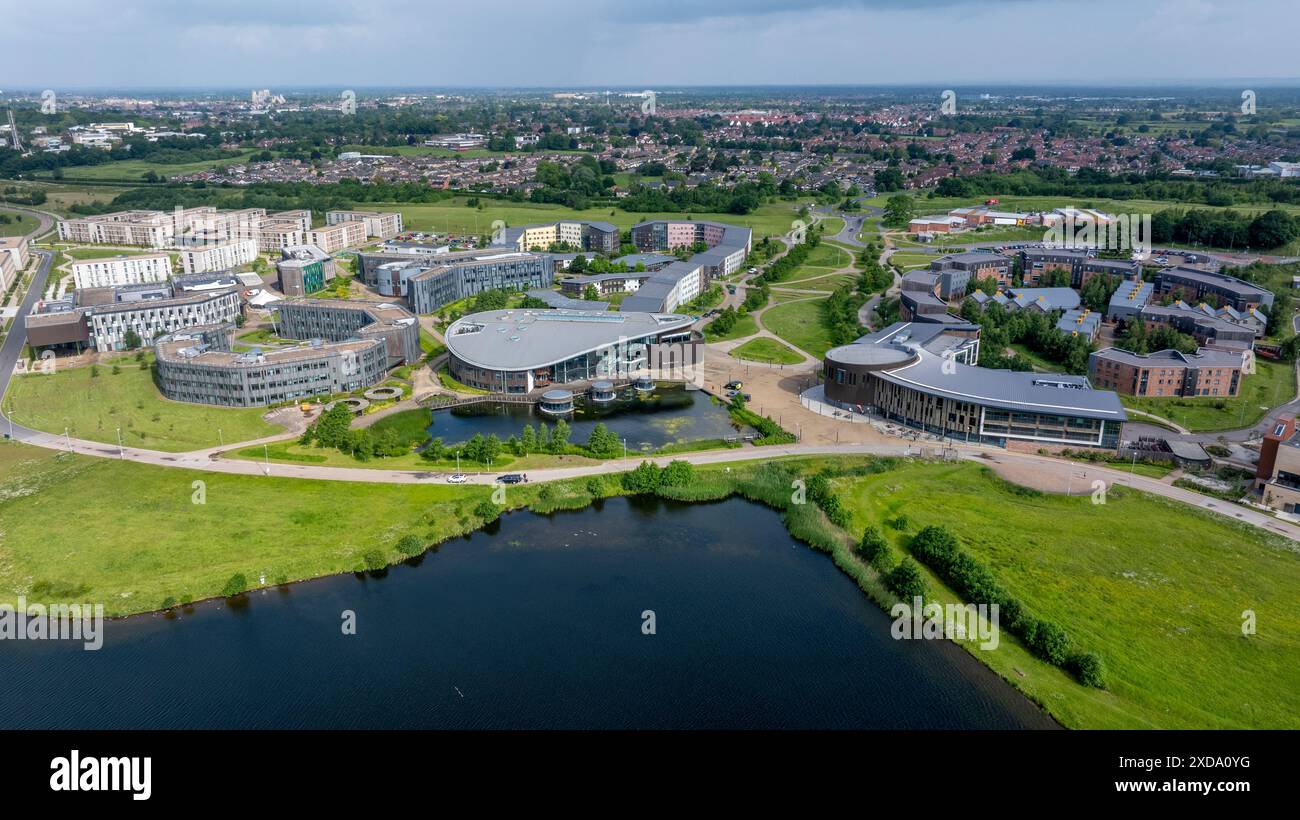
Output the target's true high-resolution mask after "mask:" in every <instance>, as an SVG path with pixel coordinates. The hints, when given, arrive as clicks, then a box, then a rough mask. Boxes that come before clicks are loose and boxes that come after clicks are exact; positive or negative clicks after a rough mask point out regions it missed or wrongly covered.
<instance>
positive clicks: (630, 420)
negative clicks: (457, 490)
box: [429, 387, 738, 451]
mask: <svg viewBox="0 0 1300 820" xmlns="http://www.w3.org/2000/svg"><path fill="white" fill-rule="evenodd" d="M565 421H566V422H568V424H569V426H570V428H572V431H573V432H572V435H571V436H570V441H572V442H574V443H575V444H581V443H583V442H585V441H586V440H587V436H589V435H590V434H591V430H592V428H593V427H595V426H596V424H597V423H604V425H605V426H606V427H608V428H609V429H610V430H612V431H613V432H615V433H616V434H618V436H619V438H626V439H627V448H628V450H629V451H633V450H636V451H642V450H654V449H658V448H659V447H662V446H664V445H665V444H672V443H673V442H678V441H696V440H699V439H710V438H724V437H726V436H734V435H736V434H737V433H738V431H737V429H736V426H735V425H734V424H732V422H731V416H730V415H729V414H728V413H727V408H726V407H724V406H722V405H719V404H714V403H713V402H712V401H711V400H710V399H709V396H708V395H707V394H705V393H703V392H702V391H699V390H687V389H686V388H684V387H660V388H658V389H657V390H656V391H655V392H654V393H652V394H649V395H648V396H645V397H642V396H638V394H636V393H635V392H634V391H633V390H631V389H630V388H629V389H625V390H621V391H619V398H618V400H616V401H613V402H609V403H606V404H597V403H593V402H590V401H587V400H586V399H583V398H581V397H580V398H578V399H577V402H576V406H575V409H574V412H573V414H572V415H570V416H568V417H566V418H565ZM543 422H545V423H546V424H547V425H549V426H551V427H554V426H555V416H551V415H547V414H545V413H542V412H540V411H538V410H537V409H536V407H534V406H533V405H529V404H506V403H489V402H484V403H482V404H471V405H467V406H465V407H457V408H455V409H453V410H438V411H436V412H434V413H433V423H432V424H431V425H429V435H430V436H431V437H434V438H437V437H439V436H441V437H442V440H443V442H444V443H447V444H451V443H459V442H464V441H468V440H469V439H471V438H473V437H474V434H475V433H482V434H483V435H484V436H490V435H492V434H493V433H495V434H496V435H497V436H498V437H499V438H500V439H502V440H503V441H504V440H505V439H508V438H509V437H510V436H517V435H519V434H520V432H522V431H523V429H524V425H526V424H531V425H533V428H534V429H536V428H537V426H538V425H539V424H541V423H543Z"/></svg>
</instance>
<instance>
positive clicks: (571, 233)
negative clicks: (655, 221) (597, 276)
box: [500, 220, 622, 256]
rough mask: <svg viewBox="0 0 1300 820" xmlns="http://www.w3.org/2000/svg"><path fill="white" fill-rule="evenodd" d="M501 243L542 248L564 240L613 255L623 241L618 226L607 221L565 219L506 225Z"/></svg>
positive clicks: (523, 249) (519, 249) (582, 248)
mask: <svg viewBox="0 0 1300 820" xmlns="http://www.w3.org/2000/svg"><path fill="white" fill-rule="evenodd" d="M500 244H501V245H503V246H504V247H507V248H513V249H514V250H517V251H544V250H547V249H549V248H550V247H551V246H552V245H558V244H563V245H567V246H568V247H571V248H576V249H578V250H584V251H591V252H593V253H603V254H605V255H606V256H613V255H614V254H616V253H618V249H619V247H620V246H621V244H622V243H621V242H620V241H619V231H618V226H616V225H613V224H611V223H609V222H589V221H585V220H565V221H561V222H543V223H538V224H535V225H520V226H518V227H515V228H507V229H506V232H505V236H504V238H503V239H502V240H501V242H500Z"/></svg>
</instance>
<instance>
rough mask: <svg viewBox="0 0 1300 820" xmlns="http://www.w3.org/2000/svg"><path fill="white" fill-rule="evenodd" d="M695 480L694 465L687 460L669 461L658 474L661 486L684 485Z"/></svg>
mask: <svg viewBox="0 0 1300 820" xmlns="http://www.w3.org/2000/svg"><path fill="white" fill-rule="evenodd" d="M694 480H695V467H693V466H692V465H691V463H690V462H688V461H670V462H669V463H668V466H667V467H665V468H664V469H663V472H661V473H660V474H659V486H661V487H685V486H686V485H688V484H690V483H691V482H692V481H694Z"/></svg>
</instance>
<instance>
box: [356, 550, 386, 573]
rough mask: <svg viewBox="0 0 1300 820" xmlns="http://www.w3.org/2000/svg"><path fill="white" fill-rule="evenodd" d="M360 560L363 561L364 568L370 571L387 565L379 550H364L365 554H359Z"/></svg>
mask: <svg viewBox="0 0 1300 820" xmlns="http://www.w3.org/2000/svg"><path fill="white" fill-rule="evenodd" d="M361 560H362V561H364V562H365V566H366V569H368V570H372V571H373V570H381V569H383V568H384V567H386V566H388V559H387V558H385V557H384V554H383V553H382V552H380V551H379V550H366V552H365V554H363V555H362V556H361Z"/></svg>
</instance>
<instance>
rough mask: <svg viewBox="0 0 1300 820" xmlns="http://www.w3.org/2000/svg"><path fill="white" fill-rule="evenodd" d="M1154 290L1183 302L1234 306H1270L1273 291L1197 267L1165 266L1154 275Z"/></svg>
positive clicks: (1267, 307) (1242, 307) (1236, 307)
mask: <svg viewBox="0 0 1300 820" xmlns="http://www.w3.org/2000/svg"><path fill="white" fill-rule="evenodd" d="M1156 293H1158V294H1160V295H1161V296H1173V297H1174V298H1177V299H1182V300H1183V301H1184V302H1189V303H1191V304H1196V303H1197V302H1208V303H1209V304H1211V305H1214V306H1216V307H1221V306H1225V305H1226V306H1228V307H1231V308H1233V309H1235V310H1247V309H1249V308H1257V307H1263V308H1265V309H1269V308H1271V307H1273V294H1272V292H1270V291H1268V290H1266V289H1264V288H1261V287H1259V286H1258V285H1252V284H1251V283H1250V282H1247V281H1245V280H1243V279H1238V278H1236V277H1234V276H1228V275H1227V274H1224V273H1211V272H1210V271H1204V270H1199V269H1197V268H1184V267H1181V266H1179V267H1174V268H1165V269H1164V270H1162V271H1160V273H1159V275H1158V276H1157V277H1156Z"/></svg>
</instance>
